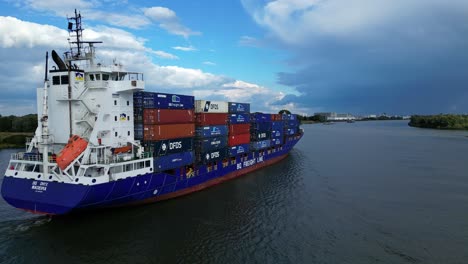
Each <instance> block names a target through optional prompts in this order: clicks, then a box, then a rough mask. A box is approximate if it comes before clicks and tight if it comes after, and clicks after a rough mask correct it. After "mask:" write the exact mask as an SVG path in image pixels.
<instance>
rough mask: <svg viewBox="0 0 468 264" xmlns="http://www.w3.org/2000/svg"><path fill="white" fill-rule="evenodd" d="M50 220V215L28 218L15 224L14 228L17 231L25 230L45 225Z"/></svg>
mask: <svg viewBox="0 0 468 264" xmlns="http://www.w3.org/2000/svg"><path fill="white" fill-rule="evenodd" d="M50 221H52V217H50V216H43V217H40V218H34V219H29V220H26V221H23V222H22V223H20V224H19V225H17V226H16V228H15V229H14V230H15V231H17V232H26V231H28V230H29V229H31V228H34V227H38V226H42V225H46V224H47V223H49V222H50Z"/></svg>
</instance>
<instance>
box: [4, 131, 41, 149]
mask: <svg viewBox="0 0 468 264" xmlns="http://www.w3.org/2000/svg"><path fill="white" fill-rule="evenodd" d="M32 136H33V133H31V132H0V149H7V148H22V147H24V146H25V145H24V144H25V142H26V138H27V137H32Z"/></svg>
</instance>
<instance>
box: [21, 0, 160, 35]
mask: <svg viewBox="0 0 468 264" xmlns="http://www.w3.org/2000/svg"><path fill="white" fill-rule="evenodd" d="M17 4H18V5H20V6H23V7H26V8H29V9H33V10H35V11H41V12H47V13H51V14H54V15H56V16H59V17H66V16H69V17H71V16H74V13H73V10H74V9H77V10H80V11H81V12H82V13H83V14H84V16H85V17H86V18H87V19H91V20H99V21H105V22H106V23H108V24H109V25H113V26H120V27H127V28H132V29H139V28H142V27H144V26H147V25H149V24H151V21H150V20H149V19H148V18H147V17H145V16H144V15H142V14H138V13H136V14H135V13H134V14H127V13H125V12H114V11H113V9H111V8H112V7H113V5H112V4H110V3H108V2H107V1H99V0H88V1H87V0H76V1H73V4H72V5H70V2H68V1H60V0H20V1H17ZM102 8H105V9H107V11H105V12H104V11H100V9H102Z"/></svg>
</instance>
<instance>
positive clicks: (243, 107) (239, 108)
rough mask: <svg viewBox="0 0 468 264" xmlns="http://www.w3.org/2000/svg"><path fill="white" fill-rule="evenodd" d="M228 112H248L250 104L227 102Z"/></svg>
mask: <svg viewBox="0 0 468 264" xmlns="http://www.w3.org/2000/svg"><path fill="white" fill-rule="evenodd" d="M228 107H229V113H250V104H246V103H232V102H229V106H228Z"/></svg>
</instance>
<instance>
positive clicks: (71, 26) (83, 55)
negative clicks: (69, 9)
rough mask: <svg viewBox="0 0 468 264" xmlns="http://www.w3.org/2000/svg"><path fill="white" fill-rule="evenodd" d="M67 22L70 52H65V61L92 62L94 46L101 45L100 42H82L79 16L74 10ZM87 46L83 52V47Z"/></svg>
mask: <svg viewBox="0 0 468 264" xmlns="http://www.w3.org/2000/svg"><path fill="white" fill-rule="evenodd" d="M67 20H68V34H69V36H70V38H69V39H68V43H69V44H70V51H68V52H65V59H66V60H67V62H70V61H75V60H91V61H92V60H93V58H94V45H93V44H95V43H102V41H83V27H82V24H81V14H80V13H78V12H77V11H76V9H75V16H74V17H67ZM85 44H88V46H89V49H88V50H87V51H86V52H84V50H83V49H84V45H85Z"/></svg>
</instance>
